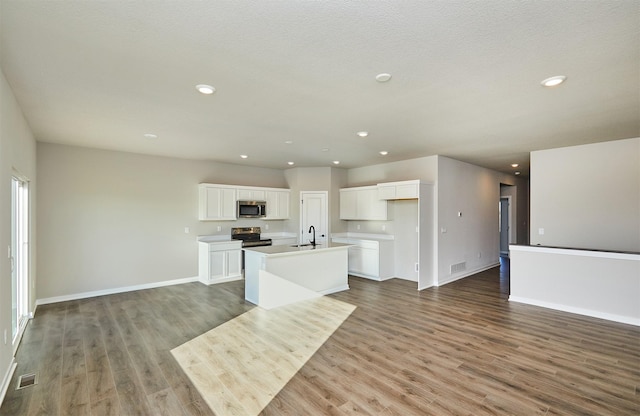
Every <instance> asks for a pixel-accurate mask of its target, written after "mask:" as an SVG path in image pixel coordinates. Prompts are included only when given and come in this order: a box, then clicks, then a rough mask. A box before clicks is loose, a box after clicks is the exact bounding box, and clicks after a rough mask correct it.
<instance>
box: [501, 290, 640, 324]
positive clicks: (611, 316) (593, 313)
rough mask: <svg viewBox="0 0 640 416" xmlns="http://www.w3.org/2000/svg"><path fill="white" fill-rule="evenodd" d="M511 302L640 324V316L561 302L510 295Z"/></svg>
mask: <svg viewBox="0 0 640 416" xmlns="http://www.w3.org/2000/svg"><path fill="white" fill-rule="evenodd" d="M509 302H517V303H525V304H527V305H533V306H539V307H541V308H547V309H553V310H556V311H562V312H569V313H575V314H577V315H584V316H590V317H592V318H599V319H606V320H607V321H613V322H620V323H622V324H629V325H634V326H640V319H639V318H632V317H629V316H622V315H616V314H612V313H606V312H599V311H594V310H591V309H584V308H576V307H574V306H568V305H562V304H559V303H551V302H544V301H541V300H536V299H529V298H521V297H519V296H509Z"/></svg>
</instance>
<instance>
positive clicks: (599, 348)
mask: <svg viewBox="0 0 640 416" xmlns="http://www.w3.org/2000/svg"><path fill="white" fill-rule="evenodd" d="M349 283H350V286H351V290H349V291H346V292H341V293H338V294H335V295H332V296H331V297H332V298H334V299H337V300H340V301H343V302H346V303H349V304H352V305H355V306H357V308H356V310H355V311H354V312H353V313H352V314H351V315H350V316H349V318H347V319H346V320H345V322H344V323H343V324H342V326H341V327H340V328H339V329H338V330H337V331H335V332H334V333H333V335H332V336H331V337H330V338H329V339H328V341H327V342H325V343H324V344H323V345H322V346H321V347H320V348H319V349H318V350H317V352H316V353H315V354H314V355H313V356H312V357H311V359H309V361H307V362H306V364H305V365H304V366H303V367H302V368H301V369H300V370H299V371H298V373H297V374H296V375H295V376H294V377H293V378H292V379H291V380H290V381H289V382H288V383H287V384H286V385H285V387H284V388H283V389H282V390H281V391H280V392H279V393H278V394H277V396H276V397H275V398H274V399H273V400H272V401H271V402H270V403H269V405H267V407H266V408H265V409H264V410H263V412H262V414H264V415H300V414H305V415H329V414H335V415H350V414H356V413H358V414H371V415H384V416H387V415H429V414H434V415H445V414H455V415H464V414H468V415H480V414H518V415H530V414H542V415H545V414H546V415H560V414H562V415H572V414H575V415H585V414H592V415H596V414H597V415H637V414H640V328H638V327H634V326H630V325H624V324H617V323H612V322H607V321H603V320H598V319H594V318H588V317H582V316H579V315H572V314H568V313H563V312H557V311H552V310H547V309H543V308H537V307H534V306H529V305H522V304H517V303H509V302H507V297H508V277H507V275H506V274H505V273H501V272H500V269H498V268H495V269H492V270H489V271H486V272H483V273H480V274H477V275H475V276H472V277H469V278H466V279H463V280H460V281H457V282H454V283H451V284H449V285H446V286H443V287H440V288H431V289H427V290H424V291H421V292H418V291H417V290H416V285H415V283H412V282H406V281H402V280H397V279H393V280H390V281H386V282H373V281H368V280H365V279H359V278H350V281H349ZM550 290H552V288H550ZM251 308H252V305H250V304H248V303H245V302H244V300H243V286H242V282H232V283H226V284H222V285H214V286H211V287H207V286H204V285H201V284H199V283H190V284H185V285H179V286H172V287H165V288H158V289H151V290H145V291H138V292H130V293H124V294H118V295H111V296H103V297H98V298H92V299H85V300H80V301H71V302H64V303H59V304H54V305H45V306H41V307H39V308H38V310H37V314H36V317H35V318H34V319H33V320H32V321H31V322H30V323H29V325H28V328H27V331H26V332H25V335H24V338H23V341H22V345H21V347H20V349H19V350H18V355H17V361H18V368H17V370H16V373H15V375H14V379H13V380H12V382H11V386H10V387H9V391H8V392H7V396H6V398H5V400H4V403H3V404H2V407H0V415H12V416H13V415H75V414H78V415H89V414H91V415H111V414H114V415H118V414H119V415H134V414H143V415H161V414H167V415H211V414H213V413H212V411H211V410H210V409H209V408H208V407H207V405H206V404H205V402H204V400H203V398H202V396H201V395H200V393H199V392H198V391H197V390H196V389H195V388H194V386H193V384H192V383H191V382H190V381H189V379H188V378H187V377H186V376H185V374H184V372H183V371H182V369H181V368H180V366H179V365H178V364H177V363H176V361H175V359H174V358H173V357H172V356H171V353H170V352H169V351H170V350H171V349H173V348H175V347H177V346H179V345H181V344H183V343H185V342H187V341H189V340H191V339H193V338H195V337H196V336H198V335H201V334H203V333H205V332H207V331H209V330H211V329H212V328H215V327H217V326H219V325H221V324H222V323H224V322H227V321H229V320H231V319H233V318H235V317H236V316H239V315H241V314H243V313H244V312H246V311H248V310H250V309H251ZM34 371H35V372H37V373H38V377H39V381H38V384H37V385H36V386H34V387H28V388H25V389H22V390H15V386H16V379H17V376H18V375H20V374H25V373H29V372H34Z"/></svg>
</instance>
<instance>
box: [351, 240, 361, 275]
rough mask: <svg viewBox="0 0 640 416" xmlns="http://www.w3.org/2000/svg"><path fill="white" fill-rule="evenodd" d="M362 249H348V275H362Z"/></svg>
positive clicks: (355, 247)
mask: <svg viewBox="0 0 640 416" xmlns="http://www.w3.org/2000/svg"><path fill="white" fill-rule="evenodd" d="M362 270H363V265H362V248H360V247H357V246H354V247H349V273H355V274H362Z"/></svg>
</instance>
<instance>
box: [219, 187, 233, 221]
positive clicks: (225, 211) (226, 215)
mask: <svg viewBox="0 0 640 416" xmlns="http://www.w3.org/2000/svg"><path fill="white" fill-rule="evenodd" d="M221 191H222V192H221V195H222V197H221V202H220V214H221V215H220V219H223V220H235V219H236V190H235V189H229V188H222V189H221Z"/></svg>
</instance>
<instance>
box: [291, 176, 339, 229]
mask: <svg viewBox="0 0 640 416" xmlns="http://www.w3.org/2000/svg"><path fill="white" fill-rule="evenodd" d="M284 175H285V177H286V180H287V186H288V187H289V188H290V189H291V220H290V221H289V222H288V224H287V227H288V229H287V231H289V232H292V233H296V235H299V233H300V230H299V229H298V227H299V226H300V221H299V218H300V192H301V191H327V193H328V201H327V205H328V209H329V212H328V216H329V218H328V220H329V222H328V226H329V230H328V232H329V234H331V233H337V232H342V231H345V230H346V226H345V225H344V224H343V223H342V222H341V221H340V199H339V198H340V195H339V189H340V188H343V187H345V186H346V182H347V171H346V170H345V169H340V168H330V167H315V168H314V167H310V168H293V169H287V170H286V171H285V173H284Z"/></svg>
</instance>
